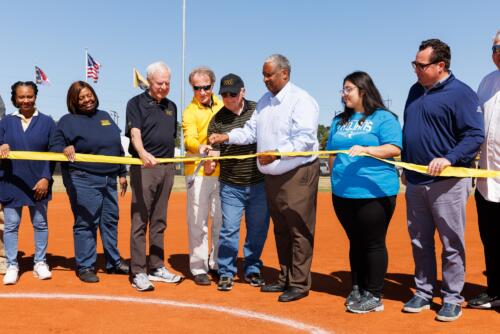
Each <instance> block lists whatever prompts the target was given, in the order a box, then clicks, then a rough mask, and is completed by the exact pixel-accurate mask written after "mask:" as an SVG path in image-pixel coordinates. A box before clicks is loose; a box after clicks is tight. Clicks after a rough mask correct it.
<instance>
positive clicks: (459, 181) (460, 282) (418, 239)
mask: <svg viewBox="0 0 500 334" xmlns="http://www.w3.org/2000/svg"><path fill="white" fill-rule="evenodd" d="M471 186H472V184H471V179H469V178H450V179H444V180H441V181H437V182H434V183H431V184H425V185H414V184H411V183H410V182H408V184H407V187H406V210H407V219H408V232H409V234H410V239H411V245H412V250H413V260H414V261H415V284H416V287H417V291H416V294H417V296H419V297H421V298H424V299H427V300H431V299H432V296H433V292H434V288H435V286H436V280H437V273H436V272H437V269H436V254H435V247H434V234H435V232H436V230H437V231H438V235H439V239H440V240H441V243H442V244H443V250H442V253H441V262H442V271H443V283H442V285H441V294H442V296H443V301H444V302H445V303H450V304H456V305H460V304H461V303H462V302H463V301H464V298H463V297H462V295H461V293H462V290H463V287H464V283H465V240H464V233H465V205H466V204H467V199H468V197H469V193H470V190H471Z"/></svg>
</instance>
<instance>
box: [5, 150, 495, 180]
mask: <svg viewBox="0 0 500 334" xmlns="http://www.w3.org/2000/svg"><path fill="white" fill-rule="evenodd" d="M347 153H348V151H347V150H336V151H314V152H266V153H255V154H245V155H232V156H223V157H207V158H200V157H176V158H157V159H156V160H157V161H158V163H180V162H196V163H198V162H199V161H205V160H227V159H238V160H243V159H249V158H255V157H258V156H260V155H276V156H278V155H279V156H287V157H299V156H310V155H319V156H328V155H332V154H347ZM363 155H365V156H368V157H371V158H374V159H377V160H380V161H383V162H386V163H388V164H391V165H394V166H397V167H401V168H404V169H407V170H411V171H414V172H418V173H422V174H428V173H427V166H422V165H416V164H410V163H407V162H400V161H392V160H387V159H380V158H377V157H374V156H371V155H368V154H363ZM7 159H12V160H37V161H62V162H67V161H68V159H67V158H66V156H65V155H64V154H62V153H54V152H29V151H10V153H9V156H8V157H7ZM75 162H97V163H109V164H123V165H142V161H141V159H138V158H132V157H114V156H107V155H94V154H83V153H76V154H75ZM440 176H452V177H491V178H495V177H500V171H495V170H485V169H474V168H464V167H446V168H445V169H444V170H443V171H442V172H441V174H440Z"/></svg>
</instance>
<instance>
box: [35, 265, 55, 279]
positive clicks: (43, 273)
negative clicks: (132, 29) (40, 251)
mask: <svg viewBox="0 0 500 334" xmlns="http://www.w3.org/2000/svg"><path fill="white" fill-rule="evenodd" d="M33 276H35V277H38V279H50V278H51V277H52V273H51V272H50V270H49V266H48V265H47V263H45V262H43V261H40V262H37V263H35V266H34V267H33Z"/></svg>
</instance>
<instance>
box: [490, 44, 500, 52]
mask: <svg viewBox="0 0 500 334" xmlns="http://www.w3.org/2000/svg"><path fill="white" fill-rule="evenodd" d="M491 50H492V51H493V53H500V44H498V45H493V47H492V48H491Z"/></svg>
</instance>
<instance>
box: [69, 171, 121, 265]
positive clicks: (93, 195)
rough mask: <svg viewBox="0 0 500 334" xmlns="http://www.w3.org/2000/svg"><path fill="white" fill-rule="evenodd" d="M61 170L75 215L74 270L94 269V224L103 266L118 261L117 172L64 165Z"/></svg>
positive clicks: (95, 258) (114, 263)
mask: <svg viewBox="0 0 500 334" xmlns="http://www.w3.org/2000/svg"><path fill="white" fill-rule="evenodd" d="M62 174H63V182H64V186H65V187H66V192H67V193H68V197H69V201H70V203H71V210H72V211H73V215H74V217H75V221H74V225H73V239H74V243H75V261H76V270H77V272H80V271H82V270H84V269H92V270H93V269H95V268H94V266H95V263H96V260H97V252H96V239H97V228H99V230H100V232H101V239H102V244H103V248H104V257H105V259H106V268H108V269H109V268H112V267H114V266H116V265H118V264H119V263H120V253H119V251H118V245H117V237H118V194H117V190H116V188H117V181H116V178H117V175H116V174H110V175H99V174H92V173H88V172H85V171H82V170H70V171H68V170H65V169H63V173H62Z"/></svg>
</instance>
